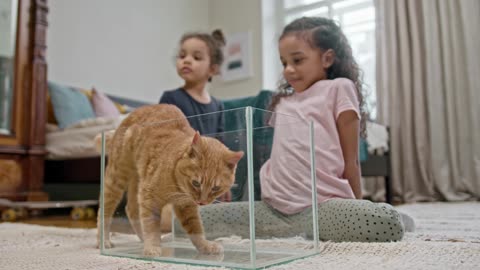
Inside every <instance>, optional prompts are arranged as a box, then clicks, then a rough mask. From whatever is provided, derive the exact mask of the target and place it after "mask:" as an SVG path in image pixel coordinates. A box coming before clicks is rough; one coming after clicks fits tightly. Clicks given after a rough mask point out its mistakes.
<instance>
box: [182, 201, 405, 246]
mask: <svg viewBox="0 0 480 270" xmlns="http://www.w3.org/2000/svg"><path fill="white" fill-rule="evenodd" d="M200 215H201V217H202V221H203V225H204V229H205V235H206V237H207V238H208V239H215V238H218V237H226V236H231V235H238V236H241V237H242V238H249V237H250V231H249V212H248V202H234V203H219V204H213V205H207V206H203V207H201V208H200ZM255 220H256V223H255V234H256V237H257V238H270V237H277V238H278V237H294V236H302V237H307V238H312V236H313V234H312V228H313V225H312V224H313V223H312V220H313V219H312V211H311V208H308V209H306V210H304V211H303V212H301V213H298V214H293V215H285V214H282V213H281V212H279V211H277V210H275V209H273V208H272V207H271V206H269V205H268V204H266V203H264V202H261V201H259V202H255ZM318 220H319V221H318V227H319V237H320V240H323V241H335V242H343V241H348V242H390V241H398V240H401V239H402V237H403V234H404V226H403V224H402V221H401V217H400V215H399V213H398V212H397V211H396V210H395V209H394V208H393V207H392V206H391V205H389V204H385V203H372V202H370V201H366V200H353V199H352V200H350V199H332V200H328V201H326V202H323V203H321V204H319V206H318ZM175 232H180V234H183V230H182V229H180V225H179V224H178V223H176V224H175Z"/></svg>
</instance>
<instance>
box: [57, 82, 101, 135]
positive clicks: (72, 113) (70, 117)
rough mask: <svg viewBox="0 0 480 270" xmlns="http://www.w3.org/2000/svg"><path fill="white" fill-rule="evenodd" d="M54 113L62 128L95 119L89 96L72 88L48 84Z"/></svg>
mask: <svg viewBox="0 0 480 270" xmlns="http://www.w3.org/2000/svg"><path fill="white" fill-rule="evenodd" d="M48 91H49V93H50V98H51V100H52V105H53V113H54V114H55V118H56V119H57V122H58V126H59V127H60V128H66V127H68V126H70V125H73V124H75V123H77V122H79V121H81V120H83V119H88V118H95V112H94V111H93V107H92V104H90V101H89V100H88V98H87V96H85V95H84V94H83V93H81V92H80V91H78V90H75V89H74V88H72V87H68V86H65V85H61V84H57V83H53V82H48Z"/></svg>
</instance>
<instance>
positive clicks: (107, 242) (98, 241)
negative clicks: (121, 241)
mask: <svg viewBox="0 0 480 270" xmlns="http://www.w3.org/2000/svg"><path fill="white" fill-rule="evenodd" d="M100 246H101V243H100V240H97V248H100ZM104 246H105V248H113V244H112V241H110V240H105V242H104Z"/></svg>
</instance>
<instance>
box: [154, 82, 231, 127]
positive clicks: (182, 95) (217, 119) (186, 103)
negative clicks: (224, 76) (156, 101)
mask: <svg viewBox="0 0 480 270" xmlns="http://www.w3.org/2000/svg"><path fill="white" fill-rule="evenodd" d="M160 103H166V104H172V105H175V106H177V107H178V108H179V109H180V110H181V111H182V112H183V114H185V116H187V117H189V116H194V115H199V114H208V115H202V116H200V117H190V118H188V121H189V122H190V125H191V126H192V128H193V129H195V130H198V131H199V132H200V134H201V135H211V134H216V133H221V132H223V131H224V127H225V120H224V116H223V113H214V112H218V111H223V110H224V108H223V103H222V102H221V101H220V100H217V99H216V98H214V97H211V101H210V103H208V104H204V103H200V102H198V101H196V100H195V99H193V98H192V96H190V95H189V94H188V93H187V91H185V89H183V88H178V89H176V90H171V91H165V92H164V93H163V95H162V97H161V98H160Z"/></svg>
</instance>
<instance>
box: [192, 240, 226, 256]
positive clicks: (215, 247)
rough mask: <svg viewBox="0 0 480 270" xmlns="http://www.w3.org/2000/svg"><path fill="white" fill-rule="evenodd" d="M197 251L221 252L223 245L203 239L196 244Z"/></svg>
mask: <svg viewBox="0 0 480 270" xmlns="http://www.w3.org/2000/svg"><path fill="white" fill-rule="evenodd" d="M197 249H198V252H200V253H201V254H220V253H223V246H222V245H221V244H220V243H217V242H213V241H203V242H202V243H201V244H200V245H198V246H197Z"/></svg>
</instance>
